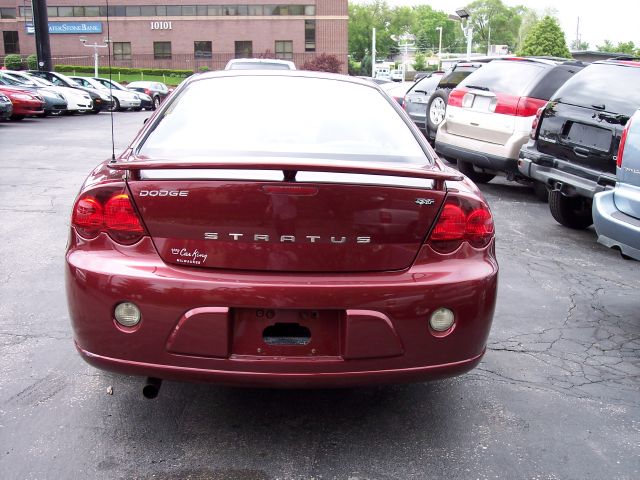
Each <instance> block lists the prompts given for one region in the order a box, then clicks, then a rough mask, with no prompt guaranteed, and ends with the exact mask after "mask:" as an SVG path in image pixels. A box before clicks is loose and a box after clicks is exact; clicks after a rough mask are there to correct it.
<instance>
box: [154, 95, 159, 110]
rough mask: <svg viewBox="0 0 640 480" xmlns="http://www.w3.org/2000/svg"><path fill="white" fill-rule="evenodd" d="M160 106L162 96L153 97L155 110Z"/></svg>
mask: <svg viewBox="0 0 640 480" xmlns="http://www.w3.org/2000/svg"><path fill="white" fill-rule="evenodd" d="M159 106H160V97H153V109H154V110H155V109H156V108H158V107H159Z"/></svg>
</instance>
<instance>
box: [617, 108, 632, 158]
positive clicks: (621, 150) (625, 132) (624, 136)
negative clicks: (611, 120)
mask: <svg viewBox="0 0 640 480" xmlns="http://www.w3.org/2000/svg"><path fill="white" fill-rule="evenodd" d="M630 128H631V118H630V119H629V120H628V121H627V125H625V127H624V130H623V131H622V136H621V137H620V146H619V147H618V158H617V159H616V165H617V166H618V168H621V167H622V155H623V154H624V145H625V143H627V135H629V129H630ZM634 131H635V130H634Z"/></svg>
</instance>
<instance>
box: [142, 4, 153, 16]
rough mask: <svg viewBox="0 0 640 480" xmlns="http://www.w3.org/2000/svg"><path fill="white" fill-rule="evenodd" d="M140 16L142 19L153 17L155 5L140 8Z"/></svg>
mask: <svg viewBox="0 0 640 480" xmlns="http://www.w3.org/2000/svg"><path fill="white" fill-rule="evenodd" d="M140 16H142V17H155V16H156V7H155V5H143V6H141V7H140Z"/></svg>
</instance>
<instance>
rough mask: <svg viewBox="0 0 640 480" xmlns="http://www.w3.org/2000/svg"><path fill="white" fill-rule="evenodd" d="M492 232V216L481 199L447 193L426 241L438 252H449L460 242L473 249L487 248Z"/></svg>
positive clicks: (456, 247)
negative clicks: (467, 244)
mask: <svg viewBox="0 0 640 480" xmlns="http://www.w3.org/2000/svg"><path fill="white" fill-rule="evenodd" d="M493 234H494V228H493V217H492V216H491V212H490V211H489V208H488V207H487V206H486V205H485V204H484V203H483V202H481V201H479V200H477V199H474V198H470V197H465V196H460V195H454V194H449V196H448V197H447V200H446V201H445V204H444V206H443V207H442V211H441V212H440V216H439V217H438V221H437V222H436V225H435V226H434V227H433V230H432V231H431V235H430V236H429V242H428V243H429V245H431V247H432V248H433V249H434V250H436V251H438V252H440V253H451V252H453V251H454V250H457V249H458V247H460V245H462V243H463V242H467V243H469V244H470V245H471V246H473V247H475V248H483V247H486V246H487V245H488V244H489V242H490V241H491V239H492V238H493Z"/></svg>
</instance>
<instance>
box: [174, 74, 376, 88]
mask: <svg viewBox="0 0 640 480" xmlns="http://www.w3.org/2000/svg"><path fill="white" fill-rule="evenodd" d="M239 76H241V77H256V76H260V77H301V78H320V79H326V80H336V81H341V82H349V83H357V84H360V85H365V86H367V87H374V88H379V87H378V86H377V85H376V84H375V83H374V82H372V81H371V80H365V79H361V78H358V77H352V76H349V75H342V74H339V73H325V72H313V71H308V70H217V71H213V72H205V73H201V74H199V75H193V76H190V77H187V78H186V79H185V81H184V82H182V84H184V85H188V84H190V83H193V82H197V81H201V80H207V79H212V78H223V77H239Z"/></svg>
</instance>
